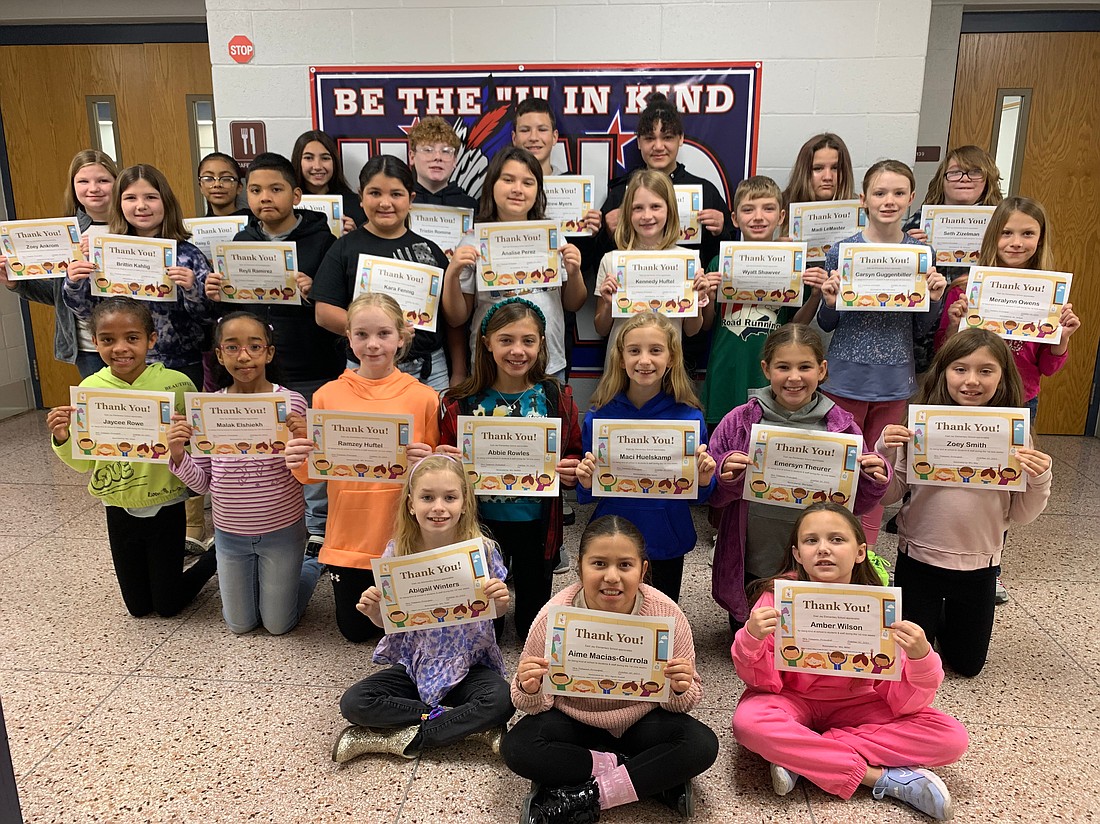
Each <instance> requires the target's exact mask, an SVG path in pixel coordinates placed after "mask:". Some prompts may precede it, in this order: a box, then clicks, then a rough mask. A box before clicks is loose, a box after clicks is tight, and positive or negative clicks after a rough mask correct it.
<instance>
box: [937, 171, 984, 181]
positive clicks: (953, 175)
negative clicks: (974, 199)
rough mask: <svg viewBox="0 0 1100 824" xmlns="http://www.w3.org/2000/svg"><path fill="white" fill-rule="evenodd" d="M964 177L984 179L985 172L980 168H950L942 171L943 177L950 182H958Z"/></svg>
mask: <svg viewBox="0 0 1100 824" xmlns="http://www.w3.org/2000/svg"><path fill="white" fill-rule="evenodd" d="M964 177H965V178H966V179H967V180H985V172H983V171H982V170H981V169H965V170H964V169H952V170H951V171H950V172H944V173H943V179H944V180H949V181H951V182H952V183H958V182H959V181H960V180H962V179H963V178H964Z"/></svg>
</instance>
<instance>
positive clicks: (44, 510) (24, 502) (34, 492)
mask: <svg viewBox="0 0 1100 824" xmlns="http://www.w3.org/2000/svg"><path fill="white" fill-rule="evenodd" d="M0 499H2V500H3V501H4V506H3V507H0V535H17V536H27V535H29V536H33V537H40V536H43V535H49V534H50V533H51V532H53V530H55V529H57V528H58V527H59V526H61V525H62V524H63V523H65V522H67V521H71V520H72V519H74V518H76V517H78V516H85V515H87V516H88V517H95V516H98V517H100V518H102V517H103V514H102V513H101V512H97V511H96V509H97V508H98V509H102V508H103V505H102V504H100V503H98V502H97V501H96V500H95V499H94V498H92V496H91V495H89V494H88V493H87V491H86V490H84V489H81V488H80V487H76V486H61V485H53V484H16V483H6V484H4V483H0Z"/></svg>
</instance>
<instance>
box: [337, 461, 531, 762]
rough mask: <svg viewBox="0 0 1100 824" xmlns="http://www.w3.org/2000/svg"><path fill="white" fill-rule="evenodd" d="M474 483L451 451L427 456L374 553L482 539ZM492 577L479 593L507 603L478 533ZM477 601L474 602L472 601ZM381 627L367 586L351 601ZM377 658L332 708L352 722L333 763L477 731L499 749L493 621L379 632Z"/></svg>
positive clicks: (418, 748) (494, 561)
mask: <svg viewBox="0 0 1100 824" xmlns="http://www.w3.org/2000/svg"><path fill="white" fill-rule="evenodd" d="M482 537H483V536H482V533H481V528H480V527H479V526H478V522H477V504H476V503H475V501H474V490H473V487H472V486H471V485H470V481H469V479H468V478H467V477H466V473H465V471H463V468H462V464H461V463H460V462H459V461H458V460H456V459H455V458H453V457H451V456H450V455H431V456H429V457H427V458H425V459H424V460H422V461H421V462H420V463H418V464H417V465H416V466H415V467H414V468H413V470H412V472H410V473H409V477H408V479H407V480H406V481H405V484H404V489H403V490H402V502H401V507H400V508H399V509H398V511H397V524H396V526H395V527H394V536H393V539H392V540H391V541H390V542H389V543H388V544H386V551H385V552H383V553H382V557H384V558H386V557H393V556H405V555H411V554H413V553H416V552H424V551H427V550H433V549H440V548H442V547H445V546H449V545H451V544H455V543H458V542H460V541H469V540H471V539H474V538H482ZM484 542H485V548H486V550H487V554H488V556H489V573H490V578H489V580H488V582H487V583H486V584H485V595H486V596H487V597H488V598H489V599H492V600H493V601H495V602H496V608H497V613H498V614H501V615H503V614H504V613H505V612H506V611H507V609H508V601H509V595H508V586H507V584H505V583H504V578H505V576H506V575H507V574H508V572H507V570H506V569H505V568H504V562H503V561H502V560H501V557H500V550H499V549H498V548H497V545H496V544H495V543H494V542H493V541H491V540H488V539H487V538H486V539H484ZM475 603H476V602H475ZM356 608H357V609H358V610H359V611H360V612H361V613H363V614H364V615H366V616H367V617H368V618H370V619H371V621H373V622H374V623H375V624H377V625H378V626H380V627H381V626H382V625H383V624H382V592H381V590H379V588H378V587H377V586H372V587H369V588H368V589H367V590H366V591H365V592H364V593H363V595H362V597H361V598H360V599H359V603H358V605H357V607H356ZM373 660H374V663H375V664H389V665H390V666H389V668H388V669H384V670H380V671H379V672H376V673H374V674H373V675H371V676H369V677H367V678H365V679H363V680H362V681H360V682H359V683H357V684H355V685H354V686H352V687H350V688H349V689H348V690H347V692H345V693H344V697H343V698H341V699H340V712H341V713H342V714H343V716H344V717H345V718H346V719H347V720H348V721H350V722H351V724H352V726H350V727H347V728H346V729H345V730H344V731H343V732H342V733H340V737H339V738H338V739H336V743H335V744H334V745H333V748H332V760H333V761H336V762H337V763H339V764H343V763H345V762H347V761H350V760H351V759H353V758H357V757H358V756H360V755H363V754H364V753H392V754H394V755H403V756H404V757H405V758H416V756H417V755H419V754H420V753H421V752H423V751H424V750H426V749H431V748H433V747H443V746H446V745H447V744H452V743H454V742H456V741H461V740H462V739H463V738H468V737H470V736H472V735H476V734H478V733H481V735H479V736H477V737H478V738H480V739H481V740H483V741H485V743H487V744H488V745H489V746H490V747H491V748H492V749H493V751H494V752H499V751H500V739H501V735H502V734H503V732H504V724H505V722H507V721H508V719H509V718H511V717H512V713H513V712H514V711H515V708H514V707H513V706H512V701H511V699H510V697H509V695H508V682H507V681H505V680H504V679H505V676H506V675H507V673H506V672H505V668H504V658H503V656H501V654H500V647H498V646H497V640H496V634H495V633H494V631H493V622H492V621H468V622H465V623H461V624H457V625H452V626H445V627H440V628H439V629H431V628H424V629H419V630H416V631H414V632H401V633H395V634H393V635H387V636H385V637H384V638H383V639H382V640H381V641H379V642H378V646H377V647H376V648H375V650H374V659H373Z"/></svg>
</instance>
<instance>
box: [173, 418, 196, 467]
mask: <svg viewBox="0 0 1100 824" xmlns="http://www.w3.org/2000/svg"><path fill="white" fill-rule="evenodd" d="M189 440H191V424H189V423H188V422H187V416H186V415H180V414H178V413H175V412H173V413H172V425H171V426H169V427H168V454H169V455H171V456H172V463H174V464H175V465H176V466H179V463H180V461H182V460H183V452H184V447H185V446H187V442H188V441H189Z"/></svg>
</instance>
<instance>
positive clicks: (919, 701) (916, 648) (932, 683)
mask: <svg viewBox="0 0 1100 824" xmlns="http://www.w3.org/2000/svg"><path fill="white" fill-rule="evenodd" d="M890 631H891V633H892V634H893V636H894V641H896V642H897V645H898V647H899V648H900V651H899V652H898V653H897V655H898V657H899V658H900V657H901V656H902V655H904V656H905V661H903V662H902V663H901V680H899V681H876V682H875V687H874V690H875V692H876V693H878V695H879V697H880V698H882V699H883V700H884V701H885V702H886V703H887V705H889V707H890V709H891V710H892V711H893V712H894V714H895V715H909V714H911V713H914V712H918V711H920V710H922V709H924V708H925V707H928V706H931V704H932V701H933V699H934V698H935V697H936V690H937V689H939V686H940V684H941V683H942V682H943V663H942V662H941V661H940V657H939V655H937V654H936V653H935V652H933V651H932V647H931V645H930V644H929V643H928V638H927V637H926V636H925V634H924V630H923V629H921V627H920V625H919V624H914V623H913V622H912V621H895V622H894V623H893V624H891V625H890Z"/></svg>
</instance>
